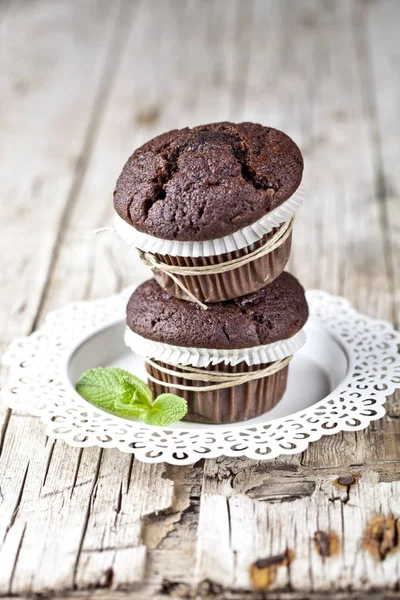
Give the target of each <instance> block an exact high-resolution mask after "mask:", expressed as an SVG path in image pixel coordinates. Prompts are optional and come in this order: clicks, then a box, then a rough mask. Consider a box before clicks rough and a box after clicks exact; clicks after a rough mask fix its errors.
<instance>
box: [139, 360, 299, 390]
mask: <svg viewBox="0 0 400 600" xmlns="http://www.w3.org/2000/svg"><path fill="white" fill-rule="evenodd" d="M292 358H293V354H292V355H291V356H287V357H286V358H283V359H281V360H277V361H275V362H273V363H271V364H269V365H268V366H267V367H265V368H264V369H260V370H258V371H248V372H247V373H227V372H223V371H207V370H206V369H204V368H197V367H188V366H183V365H177V366H178V368H179V369H180V371H174V370H172V369H168V368H166V367H163V366H161V365H159V364H158V363H156V362H154V361H152V360H151V359H150V358H146V363H147V364H148V365H149V366H150V367H153V369H155V370H157V371H160V372H161V373H164V374H165V375H169V376H171V377H177V378H178V379H183V380H189V381H207V382H210V385H205V386H193V385H183V384H180V383H169V382H166V381H162V380H161V379H157V377H153V375H151V374H150V373H148V374H147V378H148V379H149V380H150V381H152V382H153V383H156V384H158V385H161V386H163V387H165V388H168V389H177V390H187V391H190V392H212V391H214V390H222V389H224V388H232V387H235V386H237V385H242V384H243V383H247V382H249V381H255V380H256V379H262V378H264V377H269V376H270V375H274V374H275V373H277V372H278V371H281V370H282V369H284V368H285V367H286V366H287V365H288V364H289V363H290V361H291V360H292Z"/></svg>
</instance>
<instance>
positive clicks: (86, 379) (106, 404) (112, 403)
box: [76, 367, 153, 417]
mask: <svg viewBox="0 0 400 600" xmlns="http://www.w3.org/2000/svg"><path fill="white" fill-rule="evenodd" d="M76 391H77V392H78V394H80V395H81V396H82V397H83V398H85V400H88V401H89V402H90V403H91V404H94V405H95V406H97V407H98V408H102V409H104V410H108V411H110V412H113V413H115V414H117V415H120V416H127V417H140V416H141V415H142V414H143V413H145V412H146V411H147V410H149V409H150V408H151V407H152V399H153V397H152V393H151V391H150V389H149V388H148V386H147V385H146V384H145V383H144V382H143V381H142V380H141V379H139V377H135V375H132V374H131V373H128V371H124V370H123V369H119V368H118V367H98V368H96V369H90V371H87V373H84V375H82V377H81V378H80V379H79V381H78V382H77V384H76Z"/></svg>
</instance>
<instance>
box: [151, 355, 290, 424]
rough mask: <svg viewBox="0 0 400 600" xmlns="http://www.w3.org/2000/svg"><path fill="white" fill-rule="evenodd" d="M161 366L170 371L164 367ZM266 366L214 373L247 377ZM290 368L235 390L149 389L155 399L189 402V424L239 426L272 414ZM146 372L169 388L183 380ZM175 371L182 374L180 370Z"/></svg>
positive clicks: (154, 385) (242, 366)
mask: <svg viewBox="0 0 400 600" xmlns="http://www.w3.org/2000/svg"><path fill="white" fill-rule="evenodd" d="M160 364H161V366H166V367H169V366H170V365H165V364H163V363H160ZM267 366H268V365H266V364H260V365H254V366H250V367H249V366H247V365H246V364H245V363H241V364H239V365H236V366H232V365H219V366H218V368H217V369H216V368H215V366H213V367H212V368H211V369H210V370H212V371H223V372H229V373H246V372H249V371H256V370H260V369H263V368H265V367H267ZM288 368H289V365H287V366H286V367H284V368H282V369H281V370H280V371H278V372H277V373H274V374H273V375H269V376H267V377H263V378H260V379H255V380H253V381H248V382H247V383H243V384H241V385H237V386H235V387H231V388H226V389H219V390H212V391H203V392H196V391H193V390H190V391H189V390H181V389H175V388H173V387H169V386H168V387H166V386H163V385H162V384H160V383H154V382H153V381H151V380H149V381H148V385H149V387H150V389H151V390H152V392H153V394H154V396H155V397H156V396H159V395H160V394H164V393H170V394H176V395H178V396H181V397H183V398H185V400H186V401H187V404H188V412H187V414H186V416H185V417H184V420H185V421H195V422H198V423H215V424H219V423H235V422H237V421H245V420H246V419H252V418H253V417H257V416H259V415H262V414H264V413H265V412H267V411H269V410H271V408H273V407H274V406H275V405H276V404H277V403H278V402H279V401H280V400H281V398H282V396H283V394H284V392H285V389H286V384H287V376H288ZM146 369H147V371H148V373H149V375H151V376H152V377H155V378H157V379H158V380H160V381H163V382H165V383H167V384H179V383H181V382H182V380H181V378H179V377H175V376H173V375H169V374H166V373H163V372H161V371H159V370H158V369H155V368H154V367H153V366H151V365H146ZM174 370H176V371H177V372H179V367H175V368H174ZM186 383H188V384H189V385H191V386H192V385H193V386H195V387H198V386H200V385H204V382H202V381H188V382H186Z"/></svg>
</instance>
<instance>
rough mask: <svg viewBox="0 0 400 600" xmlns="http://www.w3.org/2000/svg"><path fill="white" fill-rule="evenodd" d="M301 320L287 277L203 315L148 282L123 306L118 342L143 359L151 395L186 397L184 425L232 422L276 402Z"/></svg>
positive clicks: (303, 305) (301, 307)
mask: <svg viewBox="0 0 400 600" xmlns="http://www.w3.org/2000/svg"><path fill="white" fill-rule="evenodd" d="M307 317H308V307H307V302H306V299H305V295H304V290H303V288H302V287H301V285H300V284H299V282H298V281H297V280H296V279H295V278H294V277H293V276H292V275H290V274H289V273H282V274H281V275H280V276H279V277H277V278H276V279H275V281H273V282H272V283H271V284H270V285H268V286H267V287H265V288H262V289H261V290H258V291H257V292H254V293H252V294H248V295H247V296H242V297H241V298H235V299H233V300H229V301H226V302H218V303H212V304H208V305H207V310H204V309H202V308H201V307H199V306H198V305H197V304H195V303H192V302H186V301H185V300H179V299H178V298H175V297H173V296H170V295H169V294H168V293H167V292H166V291H165V290H163V289H162V288H161V287H160V286H159V285H158V283H157V282H156V281H155V280H150V281H146V282H145V283H143V284H142V285H141V286H139V287H138V288H137V289H136V291H135V292H134V293H133V294H132V296H131V298H130V300H129V302H128V306H127V325H128V328H127V332H126V336H125V339H126V341H127V343H128V345H130V346H131V347H132V348H133V349H134V350H135V352H137V353H139V354H142V355H143V356H145V357H146V359H147V360H148V373H149V386H150V387H151V389H152V390H153V392H154V393H155V394H156V395H159V394H162V393H168V392H169V393H173V394H176V395H179V396H183V397H184V398H186V400H187V401H188V405H189V412H188V414H187V417H186V419H187V420H191V421H200V422H207V423H233V422H235V421H242V420H244V419H250V418H252V417H256V416H258V415H260V414H263V413H264V412H266V411H268V410H270V409H271V408H272V407H273V406H275V405H276V403H277V402H279V400H280V399H281V398H282V396H283V393H284V391H285V388H286V381H287V375H288V363H289V360H290V355H291V354H293V352H294V351H296V350H297V349H298V348H299V347H300V346H296V347H294V346H295V344H294V340H295V339H299V336H302V335H303V332H300V330H301V329H302V327H303V326H304V324H305V322H306V321H307ZM132 332H133V334H132ZM297 334H299V335H297ZM129 335H131V336H132V335H134V337H135V342H134V345H132V344H131V343H130V342H129V339H128V338H129ZM291 338H293V341H291ZM200 357H201V362H200ZM152 359H157V361H158V362H157V361H156V360H152ZM160 361H161V362H160ZM271 361H274V362H272V363H271ZM211 363H213V364H211ZM200 364H201V365H202V367H201V368H200V367H198V365H200ZM155 380H156V381H155ZM166 384H168V385H166ZM169 384H172V387H170V385H169ZM204 387H205V388H206V389H205V390H204V389H202V388H204ZM187 388H188V389H187ZM193 388H199V390H197V389H193Z"/></svg>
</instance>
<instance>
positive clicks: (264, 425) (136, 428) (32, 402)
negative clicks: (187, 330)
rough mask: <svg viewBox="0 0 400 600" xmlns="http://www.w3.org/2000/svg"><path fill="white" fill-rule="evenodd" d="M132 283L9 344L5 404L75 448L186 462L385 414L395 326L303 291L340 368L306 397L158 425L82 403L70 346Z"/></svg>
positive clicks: (292, 442) (272, 447)
mask: <svg viewBox="0 0 400 600" xmlns="http://www.w3.org/2000/svg"><path fill="white" fill-rule="evenodd" d="M131 292H132V288H128V289H126V290H124V291H123V292H121V293H120V294H116V295H113V296H110V297H108V298H104V299H100V300H91V301H83V302H76V303H73V304H69V305H68V306H66V307H64V308H62V309H59V310H56V311H52V312H51V313H49V314H48V315H47V318H46V320H45V323H44V324H43V326H42V327H41V328H40V329H39V330H37V331H35V332H34V333H32V334H31V335H30V336H27V337H22V338H17V339H16V340H14V341H13V342H11V344H10V345H9V348H8V350H7V351H6V353H5V354H4V356H3V358H2V361H3V363H5V364H6V365H8V366H9V367H10V374H9V381H8V382H7V383H6V385H5V386H4V387H3V389H2V390H1V392H0V395H1V397H2V398H3V399H4V400H5V402H6V403H7V405H8V406H9V407H10V408H14V409H21V410H25V411H27V412H29V413H30V414H32V415H35V416H38V417H40V419H41V421H42V422H43V423H44V424H45V425H46V433H47V435H48V436H49V437H51V438H53V439H63V440H64V441H66V442H67V443H68V444H70V445H72V446H78V447H88V446H100V447H103V448H107V447H116V448H119V449H120V450H121V451H123V452H129V453H133V454H135V456H136V458H138V459H139V460H141V461H143V462H168V463H170V464H192V463H195V462H197V461H198V460H200V459H201V458H217V457H219V456H222V455H225V456H243V455H244V456H247V457H248V458H253V459H257V460H263V459H271V458H275V457H276V456H279V455H281V454H297V453H299V452H303V451H304V450H305V449H306V448H307V447H308V445H309V443H311V442H313V441H316V440H318V439H320V438H321V437H322V436H323V435H332V434H334V433H337V432H339V431H355V430H361V429H364V428H365V427H367V426H368V425H369V423H370V422H371V421H373V420H377V419H380V418H382V417H383V416H384V414H385V409H384V407H383V404H384V403H385V401H386V398H387V396H389V395H391V394H392V393H393V392H394V391H395V389H396V388H399V387H400V355H399V353H398V345H399V344H400V333H399V332H397V331H395V330H394V328H393V326H392V325H391V324H390V323H389V322H387V321H383V320H378V319H373V318H371V317H368V316H366V315H363V314H361V313H359V312H357V311H356V309H355V308H353V307H352V306H351V304H350V303H349V302H348V300H346V299H345V298H343V297H340V296H333V295H331V294H328V293H327V292H323V291H321V290H310V291H308V292H307V300H308V303H309V306H310V314H311V316H312V319H313V320H314V321H315V320H316V321H317V323H319V324H320V325H322V327H324V328H325V329H327V330H328V331H329V333H330V334H331V335H332V336H333V337H334V338H335V339H336V341H337V342H338V343H339V344H340V345H341V346H342V348H343V349H344V350H345V353H346V355H347V357H348V368H347V372H346V375H345V376H344V378H343V379H342V381H341V382H340V383H339V385H338V386H336V387H335V389H334V390H332V391H331V392H330V393H329V394H328V396H326V397H325V398H323V399H321V400H320V401H318V402H317V403H315V404H314V405H312V406H310V407H308V408H305V409H301V410H299V411H297V412H295V413H291V414H290V415H287V416H284V417H277V418H274V419H271V420H266V421H264V422H258V423H255V424H254V423H251V422H246V421H244V422H242V423H241V424H233V425H229V424H228V425H210V426H207V427H205V426H204V425H202V427H201V428H200V427H199V428H198V429H197V428H196V427H194V426H193V424H192V427H191V428H190V429H189V428H185V427H184V426H183V427H182V426H181V424H180V425H179V428H171V427H169V428H160V427H152V426H149V425H146V424H144V423H141V422H135V421H128V420H127V419H124V418H122V417H117V416H116V415H111V414H109V413H106V412H104V411H101V410H98V409H96V408H95V407H92V406H90V404H88V403H87V402H86V401H85V400H84V399H83V398H81V397H80V396H79V394H77V392H76V391H75V390H74V388H73V386H72V385H71V383H70V381H69V378H68V375H67V369H68V363H69V359H70V357H71V356H72V354H73V353H74V352H75V351H76V350H77V348H78V347H79V346H80V345H82V343H84V341H85V340H86V339H87V338H89V337H91V336H92V335H93V334H95V333H97V332H99V331H100V330H102V329H104V328H106V327H109V326H110V325H112V324H115V323H117V322H120V321H121V320H122V319H123V317H124V313H125V304H126V300H127V297H128V295H129V294H130V293H131Z"/></svg>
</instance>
